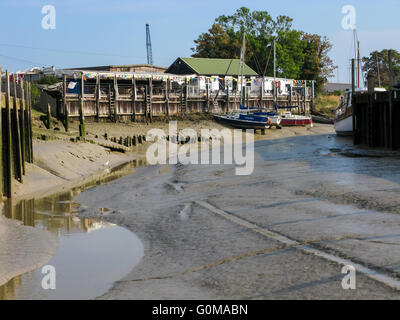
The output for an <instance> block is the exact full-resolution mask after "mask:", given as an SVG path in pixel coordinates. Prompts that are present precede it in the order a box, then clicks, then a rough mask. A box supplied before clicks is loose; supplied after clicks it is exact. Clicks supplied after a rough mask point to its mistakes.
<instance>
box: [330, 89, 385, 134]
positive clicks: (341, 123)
mask: <svg viewBox="0 0 400 320" xmlns="http://www.w3.org/2000/svg"><path fill="white" fill-rule="evenodd" d="M385 91H386V89H385V88H374V92H385ZM355 92H364V93H367V92H368V90H367V89H356V90H355ZM334 128H335V131H336V134H337V135H339V136H351V135H353V106H352V91H351V90H347V91H346V92H345V93H344V95H343V97H342V98H341V102H340V105H339V107H338V108H337V109H336V114H335V120H334Z"/></svg>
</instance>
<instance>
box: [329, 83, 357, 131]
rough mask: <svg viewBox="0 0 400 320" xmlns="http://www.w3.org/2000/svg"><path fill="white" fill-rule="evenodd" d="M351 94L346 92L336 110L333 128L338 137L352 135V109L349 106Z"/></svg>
mask: <svg viewBox="0 0 400 320" xmlns="http://www.w3.org/2000/svg"><path fill="white" fill-rule="evenodd" d="M351 99H352V92H351V91H349V90H348V91H346V92H345V93H344V95H343V97H342V98H341V103H340V106H339V107H338V108H337V109H336V113H335V120H334V125H333V126H334V128H335V131H336V134H337V135H339V136H351V135H353V107H352V105H351Z"/></svg>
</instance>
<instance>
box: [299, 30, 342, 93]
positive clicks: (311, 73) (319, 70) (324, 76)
mask: <svg viewBox="0 0 400 320" xmlns="http://www.w3.org/2000/svg"><path fill="white" fill-rule="evenodd" d="M302 41H303V42H304V43H305V49H304V61H303V65H302V67H301V73H300V77H301V78H302V79H304V80H316V81H317V82H316V90H317V91H320V90H322V88H323V85H324V84H325V82H326V81H327V80H328V78H329V77H331V76H332V75H333V71H334V70H335V69H336V68H337V67H336V66H334V64H333V62H332V60H331V58H330V57H329V55H328V53H329V51H330V50H331V49H332V44H331V43H330V42H329V40H328V39H327V38H326V37H321V36H320V35H318V34H308V33H303V34H302Z"/></svg>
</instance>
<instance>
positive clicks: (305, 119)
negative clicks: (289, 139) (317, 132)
mask: <svg viewBox="0 0 400 320" xmlns="http://www.w3.org/2000/svg"><path fill="white" fill-rule="evenodd" d="M280 116H281V119H282V120H281V126H283V127H293V126H311V127H312V126H313V120H312V117H309V116H300V115H297V114H292V113H291V112H290V111H283V112H282V113H281V114H280Z"/></svg>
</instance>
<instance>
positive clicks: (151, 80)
mask: <svg viewBox="0 0 400 320" xmlns="http://www.w3.org/2000/svg"><path fill="white" fill-rule="evenodd" d="M149 90H150V110H149V116H150V122H153V79H152V78H150V79H149Z"/></svg>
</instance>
